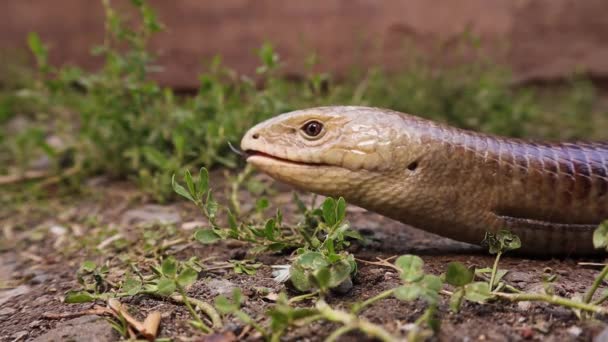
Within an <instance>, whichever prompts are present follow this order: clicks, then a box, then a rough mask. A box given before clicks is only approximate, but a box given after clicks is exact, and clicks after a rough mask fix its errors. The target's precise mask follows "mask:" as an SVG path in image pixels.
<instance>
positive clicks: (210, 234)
mask: <svg viewBox="0 0 608 342" xmlns="http://www.w3.org/2000/svg"><path fill="white" fill-rule="evenodd" d="M194 239H195V240H196V241H198V242H200V243H202V244H211V243H215V242H217V241H219V240H221V239H222V237H221V236H219V235H218V234H217V233H216V232H214V231H213V229H199V230H197V231H196V232H195V233H194Z"/></svg>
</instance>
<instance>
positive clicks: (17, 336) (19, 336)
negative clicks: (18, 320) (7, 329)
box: [11, 330, 29, 342]
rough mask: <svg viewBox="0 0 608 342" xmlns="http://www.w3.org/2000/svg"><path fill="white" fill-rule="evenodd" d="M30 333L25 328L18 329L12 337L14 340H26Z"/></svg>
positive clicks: (15, 341)
mask: <svg viewBox="0 0 608 342" xmlns="http://www.w3.org/2000/svg"><path fill="white" fill-rule="evenodd" d="M28 334H29V333H28V332H27V331H25V330H22V331H18V332H16V333H14V334H12V335H11V338H12V339H13V341H12V342H18V341H25V338H26V337H27V335H28Z"/></svg>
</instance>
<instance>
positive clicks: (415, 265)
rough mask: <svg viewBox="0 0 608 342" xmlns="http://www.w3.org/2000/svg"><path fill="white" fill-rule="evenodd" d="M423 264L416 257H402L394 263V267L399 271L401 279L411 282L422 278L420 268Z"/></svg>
mask: <svg viewBox="0 0 608 342" xmlns="http://www.w3.org/2000/svg"><path fill="white" fill-rule="evenodd" d="M423 265H424V262H423V261H422V259H421V258H420V257H418V256H416V255H411V254H407V255H402V256H400V257H399V258H397V260H396V261H395V266H397V267H399V269H401V271H402V272H401V279H403V280H405V281H408V282H413V281H417V280H419V279H421V278H422V276H423V275H424V271H423V270H422V266H423Z"/></svg>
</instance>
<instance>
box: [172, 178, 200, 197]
mask: <svg viewBox="0 0 608 342" xmlns="http://www.w3.org/2000/svg"><path fill="white" fill-rule="evenodd" d="M171 186H172V187H173V191H175V192H176V193H177V194H178V195H180V196H182V197H185V198H187V199H189V200H190V201H192V202H196V201H195V200H194V198H193V197H192V196H190V193H188V190H186V188H184V187H183V186H181V185H180V184H179V183H177V182H176V181H175V175H173V176H171Z"/></svg>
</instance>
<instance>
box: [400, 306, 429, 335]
mask: <svg viewBox="0 0 608 342" xmlns="http://www.w3.org/2000/svg"><path fill="white" fill-rule="evenodd" d="M434 312H435V307H433V306H429V307H428V308H427V309H426V310H425V311H424V313H422V315H421V316H420V317H418V319H417V320H416V321H415V322H414V326H415V328H413V329H412V330H410V332H409V333H408V334H407V340H408V341H418V340H419V336H418V330H420V325H421V324H422V323H424V322H427V321H428V320H429V319H430V318H431V316H432V315H433V313H434Z"/></svg>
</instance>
